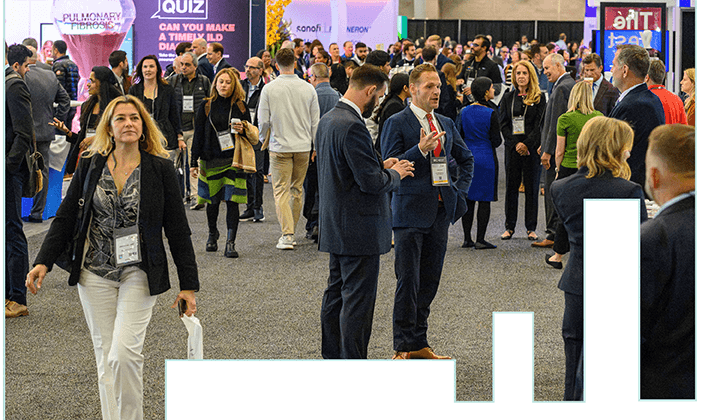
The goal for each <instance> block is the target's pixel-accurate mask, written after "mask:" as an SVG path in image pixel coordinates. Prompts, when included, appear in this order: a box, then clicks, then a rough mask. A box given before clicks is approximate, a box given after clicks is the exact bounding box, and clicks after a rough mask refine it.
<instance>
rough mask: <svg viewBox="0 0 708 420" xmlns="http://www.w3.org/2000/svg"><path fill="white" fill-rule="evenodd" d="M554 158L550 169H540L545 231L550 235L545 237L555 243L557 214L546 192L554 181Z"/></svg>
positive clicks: (549, 195) (552, 157)
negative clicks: (544, 210) (543, 183)
mask: <svg viewBox="0 0 708 420" xmlns="http://www.w3.org/2000/svg"><path fill="white" fill-rule="evenodd" d="M555 162H556V158H555V156H551V167H550V168H548V169H545V168H542V171H543V176H544V177H545V179H544V182H545V186H544V188H545V189H546V193H545V194H544V196H543V204H544V207H545V209H546V230H549V231H550V233H549V234H548V236H546V238H547V239H550V240H552V241H555V237H556V231H555V229H556V227H557V226H558V214H557V213H556V208H555V207H553V200H551V194H549V193H548V191H550V190H551V184H553V181H555V179H556V163H555Z"/></svg>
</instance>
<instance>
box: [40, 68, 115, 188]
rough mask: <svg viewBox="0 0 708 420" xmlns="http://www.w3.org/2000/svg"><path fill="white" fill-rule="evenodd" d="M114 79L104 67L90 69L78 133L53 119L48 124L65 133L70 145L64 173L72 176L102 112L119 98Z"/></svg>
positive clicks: (94, 131)
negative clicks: (86, 94)
mask: <svg viewBox="0 0 708 420" xmlns="http://www.w3.org/2000/svg"><path fill="white" fill-rule="evenodd" d="M115 80H116V78H115V75H114V74H113V72H112V71H111V69H109V68H108V67H106V66H96V67H94V68H93V69H91V75H90V76H89V81H88V93H89V95H91V96H89V98H88V99H87V100H86V102H84V103H83V104H82V105H81V116H80V117H79V132H78V133H74V132H72V131H71V127H67V126H66V125H64V123H63V122H62V121H59V120H58V119H56V118H54V122H52V123H50V124H51V125H53V126H54V127H55V128H57V129H58V130H60V131H63V132H64V133H66V141H68V142H69V143H71V150H70V151H69V156H68V157H67V161H66V173H67V174H73V173H74V171H75V170H76V162H77V161H78V160H79V155H80V154H81V151H82V150H86V148H88V147H89V145H90V144H91V142H92V141H93V137H94V135H95V134H96V126H97V125H98V121H99V120H100V119H101V116H102V115H103V110H104V109H106V106H107V105H108V104H109V103H110V102H111V101H112V100H113V99H115V98H117V97H119V96H121V93H120V91H119V90H118V89H117V88H116V87H115V85H114V84H113V83H114V82H115Z"/></svg>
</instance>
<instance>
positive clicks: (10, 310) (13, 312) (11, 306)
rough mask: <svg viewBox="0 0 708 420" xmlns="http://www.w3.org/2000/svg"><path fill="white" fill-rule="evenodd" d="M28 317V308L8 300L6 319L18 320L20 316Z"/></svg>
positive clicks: (6, 303)
mask: <svg viewBox="0 0 708 420" xmlns="http://www.w3.org/2000/svg"><path fill="white" fill-rule="evenodd" d="M26 315H29V311H28V310H27V306H25V305H22V304H19V303H17V302H15V301H12V300H8V301H6V302H5V318H17V317H18V316H26Z"/></svg>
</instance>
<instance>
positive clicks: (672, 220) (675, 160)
mask: <svg viewBox="0 0 708 420" xmlns="http://www.w3.org/2000/svg"><path fill="white" fill-rule="evenodd" d="M695 146H696V131H695V129H694V128H693V127H690V126H687V125H681V124H674V125H664V126H661V127H659V128H656V129H655V130H654V131H652V133H651V135H650V136H649V147H648V150H647V155H646V168H647V171H646V186H645V188H646V190H647V191H648V193H649V196H650V197H652V198H653V199H654V200H655V201H656V202H657V203H658V204H660V205H661V209H659V212H658V213H657V214H656V216H655V217H654V218H653V219H652V220H649V221H647V222H646V223H644V224H642V228H641V229H642V231H641V247H642V248H641V256H642V258H641V292H640V295H641V310H640V313H641V334H642V335H641V337H642V341H641V343H642V344H641V349H642V353H641V359H640V364H641V376H640V378H641V380H640V382H641V394H640V398H642V399H694V398H695V396H696V305H695V300H696V172H695V170H696V166H695V157H696V148H695Z"/></svg>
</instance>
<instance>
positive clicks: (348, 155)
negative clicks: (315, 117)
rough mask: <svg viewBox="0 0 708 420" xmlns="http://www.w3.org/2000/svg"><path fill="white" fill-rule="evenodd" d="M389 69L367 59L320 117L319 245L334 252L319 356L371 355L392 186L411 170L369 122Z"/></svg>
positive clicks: (386, 248)
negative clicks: (381, 149) (386, 151)
mask: <svg viewBox="0 0 708 420" xmlns="http://www.w3.org/2000/svg"><path fill="white" fill-rule="evenodd" d="M387 81H388V77H387V76H386V74H385V73H383V72H382V71H381V70H379V69H378V68H376V67H374V66H372V65H370V64H365V65H364V66H362V67H360V68H358V69H356V70H354V73H353V74H352V78H351V80H350V82H349V89H348V90H347V93H346V94H345V95H344V97H343V98H342V99H341V101H340V102H338V103H337V105H336V106H335V108H334V109H332V110H331V111H330V112H328V113H327V114H326V115H324V116H323V117H322V119H320V122H319V126H318V129H317V134H316V136H315V147H316V150H317V174H318V181H319V192H320V208H319V226H320V234H319V250H320V251H323V252H329V253H330V259H329V273H330V274H329V279H328V284H327V289H325V292H324V296H323V298H322V312H321V315H320V317H321V322H322V357H324V358H325V359H366V354H367V347H368V344H369V337H370V336H371V324H372V321H373V316H374V301H375V299H376V287H377V284H378V277H379V255H380V254H385V253H387V252H388V251H389V250H390V249H391V242H390V241H391V206H390V200H389V193H390V192H391V191H393V190H394V189H396V188H398V186H399V185H400V183H401V179H402V178H405V177H406V176H409V175H412V171H413V165H412V164H411V163H410V162H407V161H399V160H398V159H388V160H386V161H385V162H382V161H381V159H380V158H379V157H378V155H377V154H376V152H375V151H374V144H373V141H372V140H371V136H370V135H369V131H368V130H367V129H366V124H364V118H368V117H369V116H371V113H372V112H373V110H374V107H375V105H376V104H378V103H379V99H380V98H381V96H383V94H384V91H385V89H386V82H387Z"/></svg>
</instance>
